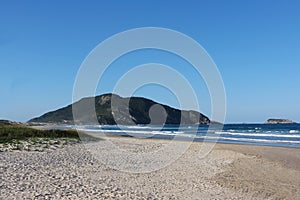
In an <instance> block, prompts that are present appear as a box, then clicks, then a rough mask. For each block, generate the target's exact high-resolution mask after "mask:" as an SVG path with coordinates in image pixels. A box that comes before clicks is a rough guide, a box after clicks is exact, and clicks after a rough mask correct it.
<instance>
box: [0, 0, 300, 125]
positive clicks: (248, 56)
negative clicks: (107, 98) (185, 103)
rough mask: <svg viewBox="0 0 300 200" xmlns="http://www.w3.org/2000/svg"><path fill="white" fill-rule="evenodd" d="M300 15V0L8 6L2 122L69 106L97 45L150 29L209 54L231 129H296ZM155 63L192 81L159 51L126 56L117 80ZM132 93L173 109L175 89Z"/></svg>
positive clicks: (2, 10) (1, 13)
mask: <svg viewBox="0 0 300 200" xmlns="http://www.w3.org/2000/svg"><path fill="white" fill-rule="evenodd" d="M299 9H300V2H299V1H296V0H295V1H276V0H270V1H266V0H261V1H233V0H229V1H221V0H216V1H215V0H211V1H170V0H166V1H147V0H145V1H133V0H129V1H13V0H10V1H4V0H3V1H1V2H0V73H1V79H0V83H1V84H0V91H1V98H0V105H1V109H0V118H5V119H10V120H15V121H27V120H29V119H31V118H32V117H35V116H39V115H41V114H43V113H45V112H48V111H50V110H54V109H57V108H60V107H62V106H65V105H68V104H70V103H71V102H72V91H73V83H74V81H75V77H76V74H77V71H78V69H79V67H80V65H81V63H82V61H83V60H84V59H85V57H86V56H87V55H88V53H89V52H90V51H91V50H92V49H93V48H94V47H95V46H96V45H98V44H99V43H100V42H101V41H103V40H105V39H107V38H108V37H110V36H112V35H114V34H117V33H119V32H121V31H125V30H128V29H132V28H138V27H147V26H152V27H153V26H154V27H165V28H170V29H174V30H176V31H180V32H182V33H184V34H186V35H188V36H190V37H192V38H194V39H195V40H196V41H197V42H199V43H200V44H201V45H202V46H203V47H204V48H205V49H206V50H207V52H208V53H209V54H210V56H211V57H212V58H213V60H214V61H215V63H216V64H217V66H218V68H219V71H220V73H221V75H222V78H223V81H224V85H225V89H226V94H227V117H226V122H263V121H265V120H266V119H267V118H269V117H278V118H289V119H292V120H295V121H298V122H300V114H299V113H300V106H299V102H300V93H299V89H298V87H299V86H300V79H299V78H298V77H299V74H300V12H299ZM152 58H154V60H155V61H156V62H163V63H166V64H169V65H170V66H172V67H174V68H175V69H178V70H179V71H180V70H181V71H185V72H186V73H187V74H188V73H189V72H190V74H192V71H190V70H187V69H188V68H189V66H188V65H187V64H184V63H183V61H182V60H179V59H176V58H173V57H172V56H170V55H166V54H164V53H162V52H156V51H154V52H137V53H136V54H135V55H129V57H128V58H127V59H126V58H120V59H119V60H117V61H116V62H115V63H114V66H113V67H112V68H111V77H113V75H114V74H118V73H119V75H121V74H120V73H121V72H123V71H124V68H122V70H119V69H120V67H121V66H124V65H125V64H126V66H127V68H125V69H130V67H134V66H135V65H136V64H142V63H143V62H151V61H152ZM122 59H123V60H122ZM187 76H189V75H187ZM191 76H192V75H191ZM108 77H109V76H108ZM188 78H189V77H188ZM190 80H191V82H193V81H195V78H193V77H191V78H190ZM104 81H105V79H104ZM106 81H107V82H106V83H103V84H99V86H98V93H103V92H109V91H110V88H111V85H110V84H113V82H112V81H109V78H108V79H107V80H106ZM195 88H197V91H198V96H199V97H200V99H201V111H202V112H204V113H205V114H208V115H209V113H210V100H209V96H208V94H207V91H206V88H205V84H203V83H200V84H199V87H198V85H196V86H195ZM136 95H141V96H145V97H149V98H152V99H154V100H157V101H159V102H162V103H166V104H169V105H172V106H177V102H176V99H174V98H170V97H171V96H172V94H171V93H170V92H168V91H166V90H165V89H162V88H159V87H156V86H150V87H145V88H142V89H141V90H140V91H137V93H136Z"/></svg>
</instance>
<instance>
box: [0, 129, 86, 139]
mask: <svg viewBox="0 0 300 200" xmlns="http://www.w3.org/2000/svg"><path fill="white" fill-rule="evenodd" d="M29 138H76V139H80V138H79V135H78V133H77V131H75V130H38V129H33V128H29V127H26V126H22V125H4V126H0V143H7V142H11V141H12V140H26V139H29Z"/></svg>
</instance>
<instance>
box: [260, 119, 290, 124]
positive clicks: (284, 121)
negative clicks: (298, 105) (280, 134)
mask: <svg viewBox="0 0 300 200" xmlns="http://www.w3.org/2000/svg"><path fill="white" fill-rule="evenodd" d="M294 123H295V122H293V121H292V120H289V119H268V120H267V121H266V122H265V124H294Z"/></svg>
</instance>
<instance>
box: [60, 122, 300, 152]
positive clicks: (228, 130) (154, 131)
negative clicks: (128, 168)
mask: <svg viewBox="0 0 300 200" xmlns="http://www.w3.org/2000/svg"><path fill="white" fill-rule="evenodd" d="M57 128H59V129H66V128H74V127H72V126H58V127H57ZM77 128H78V129H80V130H82V131H86V132H92V133H93V134H95V133H96V134H115V135H122V136H131V137H138V138H158V139H177V140H194V141H206V142H219V143H232V144H252V145H267V146H283V147H297V148H300V124H225V125H223V126H221V125H181V126H178V125H164V126H159V125H136V126H117V125H97V126H91V125H89V126H77Z"/></svg>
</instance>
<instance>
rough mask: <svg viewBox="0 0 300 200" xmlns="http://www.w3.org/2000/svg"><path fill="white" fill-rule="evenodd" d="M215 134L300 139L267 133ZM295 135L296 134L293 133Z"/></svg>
mask: <svg viewBox="0 0 300 200" xmlns="http://www.w3.org/2000/svg"><path fill="white" fill-rule="evenodd" d="M215 133H216V134H227V135H238V136H258V137H285V138H300V135H284V134H267V133H232V132H226V131H217V132H215ZM295 133H296V132H295Z"/></svg>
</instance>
